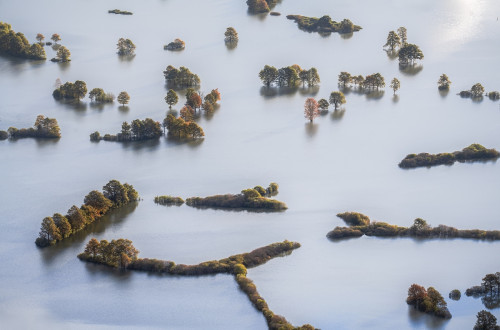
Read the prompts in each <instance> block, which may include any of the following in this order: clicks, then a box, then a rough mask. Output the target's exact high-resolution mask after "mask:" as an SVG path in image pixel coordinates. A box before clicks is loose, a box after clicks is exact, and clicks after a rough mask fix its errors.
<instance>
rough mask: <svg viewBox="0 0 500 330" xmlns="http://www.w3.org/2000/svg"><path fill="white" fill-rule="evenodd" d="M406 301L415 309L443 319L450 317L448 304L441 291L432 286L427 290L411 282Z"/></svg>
mask: <svg viewBox="0 0 500 330" xmlns="http://www.w3.org/2000/svg"><path fill="white" fill-rule="evenodd" d="M406 303H407V304H408V305H410V306H413V307H414V308H415V309H417V310H419V311H421V312H424V313H427V314H431V315H434V316H437V317H440V318H444V319H451V313H450V311H449V310H448V304H447V303H446V301H445V300H444V298H443V296H442V295H441V293H439V291H438V290H436V289H434V288H433V287H429V288H427V290H426V289H425V288H424V287H423V286H420V285H418V284H412V285H411V286H410V288H409V289H408V298H406Z"/></svg>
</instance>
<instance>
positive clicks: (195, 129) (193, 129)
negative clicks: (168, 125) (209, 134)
mask: <svg viewBox="0 0 500 330" xmlns="http://www.w3.org/2000/svg"><path fill="white" fill-rule="evenodd" d="M186 133H187V135H188V136H190V137H191V138H193V139H199V138H202V137H204V136H205V132H203V129H202V128H201V127H200V126H199V125H198V124H196V123H195V122H193V121H191V122H188V123H187V124H186Z"/></svg>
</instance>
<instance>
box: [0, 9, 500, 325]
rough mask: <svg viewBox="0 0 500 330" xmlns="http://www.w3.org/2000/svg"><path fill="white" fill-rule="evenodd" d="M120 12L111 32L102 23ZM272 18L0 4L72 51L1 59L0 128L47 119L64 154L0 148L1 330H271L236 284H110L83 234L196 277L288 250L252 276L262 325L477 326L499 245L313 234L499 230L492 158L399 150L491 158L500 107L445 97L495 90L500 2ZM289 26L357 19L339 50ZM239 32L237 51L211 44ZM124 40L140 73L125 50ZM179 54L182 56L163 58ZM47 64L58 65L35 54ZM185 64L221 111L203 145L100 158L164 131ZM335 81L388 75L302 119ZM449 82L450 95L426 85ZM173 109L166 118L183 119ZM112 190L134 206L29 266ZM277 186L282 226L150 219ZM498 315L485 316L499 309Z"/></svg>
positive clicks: (222, 219)
mask: <svg viewBox="0 0 500 330" xmlns="http://www.w3.org/2000/svg"><path fill="white" fill-rule="evenodd" d="M114 8H119V9H122V10H128V11H132V12H133V13H134V15H132V16H121V15H111V14H108V13H107V11H108V10H109V9H114ZM275 10H276V11H279V12H281V13H282V15H281V16H277V17H273V16H267V15H249V14H248V13H247V6H246V4H245V1H244V0H214V1H206V0H183V1H181V0H152V1H147V2H143V1H130V0H120V1H118V0H112V1H97V0H90V1H89V0H87V1H82V0H73V1H70V2H68V1H63V0H49V1H43V2H40V1H33V0H16V1H0V20H1V21H4V22H8V23H10V24H11V25H12V28H13V29H14V30H15V31H16V32H23V33H24V34H25V35H26V36H27V37H28V39H29V40H30V42H35V36H36V34H37V33H43V34H44V35H45V36H46V37H47V39H48V37H49V36H50V35H52V33H59V34H60V35H61V37H62V41H61V44H63V45H64V46H66V47H67V48H68V49H69V50H70V51H71V54H72V56H71V57H72V61H71V62H70V63H68V64H57V63H52V62H50V61H27V60H20V59H15V58H11V57H7V56H1V57H0V93H1V94H0V95H1V101H0V129H1V130H6V129H8V128H9V127H10V126H14V127H18V128H21V127H30V126H32V125H33V123H34V121H35V118H36V116H37V115H38V114H43V115H45V116H48V117H51V118H56V119H57V120H58V122H59V125H60V127H61V133H62V138H61V139H60V140H58V141H48V140H34V139H22V140H16V141H13V140H6V141H0V173H1V183H2V184H1V191H0V215H1V216H0V218H1V220H0V260H1V261H2V267H0V279H1V281H0V283H1V284H0V324H1V327H2V329H14V328H15V329H26V328H31V329H34V328H49V327H50V328H52V329H68V328H71V329H81V328H83V329H112V328H131V329H133V328H135V329H144V328H168V329H266V328H267V325H266V322H265V319H264V317H263V316H262V314H261V313H259V312H258V311H257V310H256V309H255V308H254V307H253V306H252V305H251V303H250V301H249V300H248V298H247V297H246V295H245V294H244V293H243V292H241V291H240V290H239V289H238V287H237V284H236V282H235V281H234V279H233V278H232V276H229V275H217V276H205V277H193V278H184V277H172V276H157V275H152V274H147V273H140V272H120V271H114V270H111V269H109V268H106V267H101V266H96V265H91V264H85V263H83V262H81V261H79V260H78V259H77V258H76V255H77V254H78V253H80V252H81V251H83V248H84V245H85V243H86V242H87V241H88V240H89V239H90V238H91V237H96V238H98V239H107V240H111V239H116V238H127V239H130V240H132V241H133V242H134V245H135V246H136V247H137V248H138V249H139V250H140V251H141V253H140V256H141V257H148V258H159V259H167V260H173V261H175V262H176V263H186V264H192V263H198V262H201V261H205V260H214V259H220V258H224V257H227V256H229V255H232V254H236V253H242V252H247V251H251V250H253V249H255V248H258V247H260V246H264V245H267V244H270V243H273V242H278V241H283V240H284V239H288V240H293V241H297V242H300V243H301V244H302V247H301V248H300V249H298V250H295V251H294V252H293V253H292V254H291V255H289V256H286V257H283V258H277V259H274V260H272V261H270V262H268V263H267V264H265V265H262V266H259V267H257V268H254V269H250V270H249V272H248V277H249V278H251V279H252V280H253V281H254V282H255V284H256V285H257V288H258V290H259V292H260V294H261V295H262V296H263V297H264V298H265V299H266V301H267V302H268V304H269V306H270V308H271V309H272V310H273V311H274V312H275V313H276V314H280V315H283V316H285V317H286V318H287V319H288V320H289V321H290V322H291V323H292V324H294V325H301V324H304V323H310V324H312V325H314V326H315V327H317V328H321V329H361V328H363V329H364V328H367V329H368V328H371V329H405V328H437V329H444V328H447V329H470V328H472V326H473V325H474V323H475V321H476V314H477V312H479V311H480V310H482V309H485V307H484V306H483V305H482V303H481V301H480V299H473V298H468V297H465V295H462V299H461V300H460V301H458V302H455V301H452V300H450V299H448V293H449V292H450V291H451V290H452V289H460V290H461V291H462V292H463V291H464V290H465V289H466V288H468V287H470V286H473V285H478V284H479V283H480V282H481V279H482V278H483V276H484V275H485V274H487V273H492V272H496V271H500V265H499V262H500V260H498V255H499V252H500V243H498V242H497V243H495V242H485V241H470V240H445V241H438V240H431V241H417V240H412V239H379V238H367V237H362V238H358V239H352V240H347V241H341V242H332V241H330V240H328V239H327V238H326V234H327V232H328V231H330V230H332V229H333V228H334V227H335V226H343V225H344V223H343V222H342V221H341V220H340V219H339V218H337V217H336V216H335V215H336V214H337V213H339V212H345V211H357V212H361V213H364V214H366V215H368V216H370V217H371V218H372V219H375V220H379V221H386V222H388V223H392V224H397V225H400V226H410V225H411V224H412V223H413V220H414V219H415V218H417V217H420V218H423V219H425V220H427V222H428V223H430V224H431V225H433V226H437V225H439V224H446V225H449V226H453V227H457V228H460V229H469V228H480V229H490V230H492V229H499V228H500V203H499V196H500V194H499V183H500V166H499V165H500V164H498V162H484V163H456V164H455V165H453V166H438V167H433V168H419V169H415V170H402V169H400V168H399V167H398V166H397V164H398V163H399V161H400V160H401V159H402V158H404V156H406V155H407V154H409V153H418V152H430V153H437V152H452V151H455V150H461V149H462V148H464V147H466V146H468V145H469V144H471V143H481V144H482V145H484V146H486V147H487V148H497V149H500V106H499V104H500V103H499V102H495V101H491V100H489V99H488V98H485V99H484V100H482V101H476V102H475V101H472V100H471V99H463V98H460V97H459V96H457V95H456V94H457V93H458V92H459V91H461V90H465V89H469V88H470V87H471V86H472V85H473V84H475V83H477V82H480V83H482V84H483V86H484V87H485V89H486V91H492V90H500V81H499V79H498V73H499V72H500V63H499V61H498V59H499V57H498V54H499V52H500V38H499V36H500V22H499V21H498V18H497V17H498V16H499V15H500V2H498V1H497V0H482V1H473V0H443V1H432V0H419V1H414V0H405V1H402V0H399V1H389V0H377V1H352V0H350V1H347V0H342V1H335V2H333V1H326V0H310V1H307V2H306V1H299V0H283V1H282V2H281V3H280V4H278V5H277V6H276V8H275ZM287 14H302V15H307V16H316V17H318V16H322V15H324V14H328V15H330V16H331V17H332V18H333V19H334V20H337V21H340V20H342V19H343V18H349V19H350V20H352V21H353V22H354V23H355V24H359V25H361V26H362V27H363V29H362V30H361V31H360V32H357V33H354V34H353V35H352V36H349V35H339V34H331V35H328V36H325V35H320V34H317V33H307V32H304V31H301V30H299V29H298V28H297V26H296V24H295V23H294V22H293V21H290V20H287V19H286V17H285V16H286V15H287ZM228 26H233V27H234V28H235V29H236V30H237V31H238V33H239V39H240V40H239V43H238V45H237V47H236V48H234V49H228V48H227V47H226V46H225V44H224V31H225V29H226V28H227V27H228ZM399 26H405V27H406V28H407V29H408V40H409V42H410V43H415V44H418V45H419V46H420V48H421V49H422V50H423V52H424V54H425V58H424V60H422V61H419V64H418V66H416V67H414V68H412V69H406V70H400V68H399V66H398V61H397V59H391V58H390V57H389V56H388V54H387V53H386V52H385V51H384V50H383V49H382V45H384V43H385V41H386V40H385V39H386V37H387V33H388V32H389V31H390V30H395V29H397V28H398V27H399ZM120 37H125V38H130V39H131V40H132V41H133V42H134V43H135V44H136V46H137V49H136V56H135V57H133V58H130V59H121V58H119V56H118V55H117V54H116V43H117V40H118V39H119V38H120ZM175 38H181V39H182V40H184V41H185V42H186V49H185V50H184V51H180V52H168V51H165V50H163V45H165V44H167V43H169V42H170V41H172V40H174V39H175ZM46 51H47V56H48V58H52V57H54V56H55V52H54V51H53V50H52V49H50V47H46ZM266 64H269V65H273V66H276V67H278V68H279V67H283V66H288V65H292V64H299V65H300V66H301V67H302V68H306V69H308V68H311V67H316V68H317V69H318V72H319V74H320V76H321V84H320V85H319V88H315V89H302V88H299V89H298V90H292V91H283V90H275V89H271V90H268V89H266V88H263V87H262V84H261V82H260V80H259V78H258V72H259V71H260V70H261V69H262V67H263V66H264V65H266ZM167 65H173V66H175V67H179V66H186V67H188V68H189V69H190V70H191V71H192V72H194V73H196V74H198V75H199V76H200V78H201V86H200V90H201V91H204V92H205V93H208V92H210V90H212V89H213V88H218V89H219V91H220V92H221V94H222V101H221V102H220V104H221V105H220V108H219V109H218V110H217V111H216V113H215V114H214V115H213V116H212V117H210V118H207V117H204V116H202V117H201V118H200V119H199V120H198V123H199V124H200V125H201V126H202V127H203V129H204V131H205V134H206V137H205V139H204V140H203V141H202V142H201V143H179V142H174V141H170V140H168V139H165V138H163V137H162V138H161V139H160V140H159V141H157V142H144V143H127V144H120V143H113V142H105V141H101V142H100V143H91V142H90V141H89V134H90V133H92V132H94V131H96V130H97V131H99V132H101V134H105V133H111V134H116V133H117V132H119V130H120V129H121V123H122V122H123V121H128V122H130V121H132V120H134V119H137V118H139V119H144V118H146V117H150V118H153V119H155V120H157V121H160V122H161V121H162V120H163V118H164V117H165V115H166V113H167V111H168V106H167V105H166V104H165V101H164V97H165V95H166V92H167V89H166V86H165V80H164V77H163V73H162V71H163V70H165V68H166V67H167ZM341 71H348V72H350V73H352V74H362V75H364V76H366V75H368V74H372V73H376V72H380V73H381V74H382V75H383V76H384V77H385V80H386V84H387V85H389V82H390V80H391V79H392V78H393V77H397V78H398V79H399V80H400V81H401V89H400V90H399V91H398V92H397V95H396V96H393V92H392V90H391V89H390V88H389V87H388V86H387V87H386V88H385V89H383V90H381V91H380V92H379V93H371V94H363V93H358V92H356V90H351V91H346V99H347V103H346V104H345V105H344V106H343V107H342V110H340V111H336V112H334V111H332V109H331V108H330V111H329V113H328V114H325V115H323V116H320V117H318V118H317V119H316V120H315V121H314V123H313V124H310V123H308V122H307V120H306V119H305V118H304V116H303V104H304V101H305V99H306V98H307V97H315V98H316V99H320V98H328V96H329V94H330V92H332V91H336V90H338V86H337V76H338V74H339V72H341ZM442 73H446V74H447V75H448V76H449V77H450V79H451V80H452V85H451V89H450V92H449V93H448V94H441V93H439V91H438V89H437V84H436V82H437V80H438V78H439V76H440V75H441V74H442ZM57 78H60V79H61V81H62V82H66V81H71V82H74V81H75V80H84V81H85V82H86V83H87V87H88V88H89V90H90V89H92V88H95V87H100V88H103V89H104V90H105V91H109V92H113V93H114V94H115V95H117V94H118V93H119V92H120V91H123V90H126V91H127V92H128V93H129V94H130V96H131V101H130V104H129V105H128V107H126V108H121V107H120V106H119V105H118V104H117V103H116V102H115V104H113V105H104V106H102V107H96V106H94V105H92V104H91V103H90V100H89V99H88V98H86V99H84V100H83V101H82V102H81V103H80V104H78V105H75V104H64V103H61V102H57V101H55V100H54V99H53V98H52V91H53V89H54V83H55V81H56V79H57ZM184 101H185V99H184V97H181V99H180V102H179V104H178V105H176V106H174V108H175V109H176V110H177V111H178V110H179V109H180V107H181V104H182V103H184ZM110 179H117V180H120V181H121V182H128V183H130V184H132V185H134V187H135V188H136V189H137V190H138V192H139V194H140V195H141V198H142V200H141V201H140V202H138V203H136V204H133V205H129V206H127V207H125V208H123V209H120V210H117V211H114V212H112V213H111V214H110V215H109V216H106V217H105V218H104V219H103V220H102V221H100V222H99V223H96V224H94V225H92V226H91V227H90V228H89V229H88V230H86V231H85V232H83V233H79V234H78V235H75V236H74V237H72V238H70V239H68V240H66V241H64V242H61V243H60V244H58V245H57V246H55V247H50V248H46V249H43V250H40V249H37V248H36V246H35V244H34V240H35V238H36V237H37V235H38V232H39V228H40V222H41V220H42V219H43V218H44V217H45V216H50V215H52V214H53V213H56V212H60V213H65V212H66V211H67V210H68V209H69V208H70V207H71V206H72V205H73V204H76V205H80V204H81V203H82V202H83V198H84V196H85V195H86V194H87V193H88V192H89V191H91V190H94V189H98V190H100V189H101V188H102V186H103V185H105V184H106V183H107V182H108V181H109V180H110ZM273 181H274V182H277V183H278V184H279V185H280V193H279V195H278V196H276V198H277V199H279V200H281V201H284V202H285V203H287V205H288V207H289V209H288V210H287V211H285V212H279V213H255V212H246V211H223V210H200V209H194V208H190V207H187V206H185V205H184V206H181V207H163V206H159V205H156V204H154V202H153V198H154V196H157V195H174V196H181V197H183V198H187V197H191V196H207V195H214V194H223V193H238V192H239V191H241V190H242V189H244V188H249V187H254V186H256V185H262V186H267V185H268V184H269V183H270V182H273ZM412 283H418V284H420V285H423V286H425V287H429V286H433V287H435V288H436V289H437V290H439V291H440V292H441V293H442V295H443V296H445V298H446V300H447V302H448V307H449V309H450V312H451V313H452V315H453V318H452V319H451V320H448V321H441V320H437V319H435V318H432V317H429V316H426V315H423V314H420V313H418V312H415V311H413V310H412V309H411V308H409V307H408V306H407V305H406V303H405V299H406V295H407V289H408V287H409V286H410V285H411V284H412ZM490 312H492V313H493V314H494V315H495V316H496V317H497V318H498V317H500V312H499V310H498V309H493V310H490Z"/></svg>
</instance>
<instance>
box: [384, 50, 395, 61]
mask: <svg viewBox="0 0 500 330" xmlns="http://www.w3.org/2000/svg"><path fill="white" fill-rule="evenodd" d="M384 52H385V53H386V54H387V57H388V58H389V59H390V60H391V61H392V60H395V59H396V58H398V52H397V51H395V50H394V49H392V50H391V49H384Z"/></svg>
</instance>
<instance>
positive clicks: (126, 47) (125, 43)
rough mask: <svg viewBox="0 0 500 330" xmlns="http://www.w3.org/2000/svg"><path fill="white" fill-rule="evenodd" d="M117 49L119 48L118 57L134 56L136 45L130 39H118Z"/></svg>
mask: <svg viewBox="0 0 500 330" xmlns="http://www.w3.org/2000/svg"><path fill="white" fill-rule="evenodd" d="M116 47H117V48H118V55H134V52H135V45H134V43H133V42H132V40H130V39H124V38H120V39H118V43H117V44H116Z"/></svg>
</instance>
